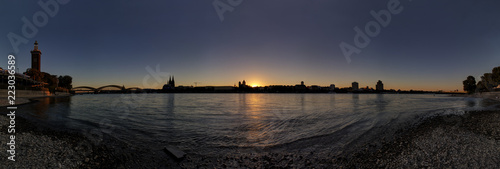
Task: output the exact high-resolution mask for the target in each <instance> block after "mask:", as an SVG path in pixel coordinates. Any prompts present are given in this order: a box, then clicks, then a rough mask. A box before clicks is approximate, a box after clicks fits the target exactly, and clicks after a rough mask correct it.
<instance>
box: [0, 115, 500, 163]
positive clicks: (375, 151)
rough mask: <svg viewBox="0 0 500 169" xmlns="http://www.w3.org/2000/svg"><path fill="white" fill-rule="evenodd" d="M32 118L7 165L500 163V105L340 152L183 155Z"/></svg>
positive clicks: (2, 120) (22, 125)
mask: <svg viewBox="0 0 500 169" xmlns="http://www.w3.org/2000/svg"><path fill="white" fill-rule="evenodd" d="M7 123H8V119H7V118H6V116H0V126H2V127H1V129H0V130H1V132H0V140H1V142H3V143H5V142H7V141H8V135H7ZM33 123H34V122H31V121H28V120H25V119H23V118H21V117H19V116H17V117H16V131H17V135H16V137H17V139H16V161H15V162H11V161H8V160H7V154H6V153H1V158H2V161H3V162H2V163H0V165H1V167H2V168H5V167H7V168H12V167H15V168H39V167H47V168H117V167H118V168H199V167H201V168H214V167H216V168H226V167H227V168H235V167H237V168H241V167H244V168H246V167H249V168H274V167H277V168H332V167H335V168H337V167H347V168H386V167H389V168H395V167H398V168H400V167H403V168H408V167H411V168H422V167H436V168H445V167H446V168H449V167H451V168H496V167H498V164H500V111H474V112H466V113H465V114H464V115H460V116H459V115H446V116H437V117H432V118H429V119H426V120H424V121H423V122H422V123H420V124H418V125H416V126H414V127H409V128H407V129H404V130H400V131H399V132H398V134H397V135H396V136H394V138H385V137H384V138H377V139H375V140H373V141H372V142H370V143H369V144H365V145H363V146H360V148H357V149H356V150H354V151H352V152H345V153H342V154H341V155H333V153H328V152H327V153H325V152H321V153H318V151H315V150H318V149H327V148H326V147H319V148H318V147H315V148H314V150H313V151H308V150H309V148H307V147H306V148H303V149H301V150H293V151H292V150H291V151H289V152H288V151H286V150H283V147H281V148H261V149H252V151H248V150H245V149H241V148H236V149H235V151H234V152H233V153H227V154H224V155H216V156H204V155H199V154H196V152H188V155H187V156H186V157H185V158H184V159H183V160H180V161H176V160H174V159H173V158H172V157H171V156H169V155H167V154H166V153H165V152H163V151H161V147H159V148H158V151H155V152H148V151H146V150H142V149H139V148H134V147H135V146H134V145H128V144H127V143H125V142H122V141H119V140H116V139H113V138H110V137H108V136H106V135H104V136H103V140H102V141H100V142H98V143H95V142H93V141H92V140H90V139H87V138H86V137H85V136H84V135H83V134H80V133H77V132H68V131H61V130H54V129H48V128H44V127H41V126H40V125H36V124H33ZM323 145H324V144H322V146H323ZM4 147H5V146H4ZM4 149H5V148H4Z"/></svg>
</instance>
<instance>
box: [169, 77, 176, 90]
mask: <svg viewBox="0 0 500 169" xmlns="http://www.w3.org/2000/svg"><path fill="white" fill-rule="evenodd" d="M170 85H172V88H174V87H175V80H174V76H172V82H171V83H170Z"/></svg>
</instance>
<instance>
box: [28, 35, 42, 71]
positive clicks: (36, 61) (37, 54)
mask: <svg viewBox="0 0 500 169" xmlns="http://www.w3.org/2000/svg"><path fill="white" fill-rule="evenodd" d="M41 56H42V52H41V51H40V50H38V42H37V41H35V46H34V49H33V50H32V51H31V69H36V70H38V71H39V72H41V71H42V70H41V69H40V65H41V64H40V63H41Z"/></svg>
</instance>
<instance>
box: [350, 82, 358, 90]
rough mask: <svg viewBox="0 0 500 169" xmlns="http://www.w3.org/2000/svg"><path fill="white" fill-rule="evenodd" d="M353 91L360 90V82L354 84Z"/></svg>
mask: <svg viewBox="0 0 500 169" xmlns="http://www.w3.org/2000/svg"><path fill="white" fill-rule="evenodd" d="M352 90H359V83H358V82H352Z"/></svg>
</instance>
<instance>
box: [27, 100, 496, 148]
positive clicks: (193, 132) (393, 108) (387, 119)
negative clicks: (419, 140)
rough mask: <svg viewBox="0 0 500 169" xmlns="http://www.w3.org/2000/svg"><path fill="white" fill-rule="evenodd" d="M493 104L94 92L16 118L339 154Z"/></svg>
mask: <svg viewBox="0 0 500 169" xmlns="http://www.w3.org/2000/svg"><path fill="white" fill-rule="evenodd" d="M491 107H492V106H491V105H490V104H488V102H486V101H484V100H482V99H479V98H463V97H449V96H447V95H432V94H421V95H415V94H412V95H409V94H97V95H76V96H71V97H61V98H42V99H40V101H39V102H36V103H33V104H28V105H24V106H21V107H20V109H19V110H18V112H20V113H18V114H21V115H22V116H25V117H26V118H28V119H31V120H33V121H35V122H36V123H39V125H46V126H49V127H54V128H57V129H65V130H71V131H77V132H83V133H84V134H86V135H88V136H89V137H91V138H93V139H94V141H95V142H96V143H99V141H100V139H101V138H102V136H103V135H107V136H112V137H114V138H116V139H119V140H121V141H124V142H126V143H129V144H131V145H134V146H137V147H138V148H141V149H142V148H143V149H151V150H158V149H161V148H162V147H164V146H166V145H169V146H175V147H177V148H179V149H181V150H184V151H186V152H188V153H198V154H214V153H215V154H216V153H219V152H221V150H234V149H238V148H252V147H275V146H281V145H287V144H292V143H294V142H297V141H300V140H308V139H312V138H317V137H319V136H335V137H334V138H335V139H331V140H327V141H328V142H330V145H329V146H330V147H334V148H337V149H340V150H341V149H343V148H344V146H346V145H348V144H349V143H351V142H353V141H354V140H363V138H364V139H365V140H369V139H370V138H369V137H368V136H374V135H375V136H376V135H378V134H379V133H377V132H384V134H389V135H391V134H394V133H391V132H393V131H394V130H390V131H389V130H380V129H384V128H394V127H405V126H408V125H411V124H414V123H415V122H417V121H418V120H421V119H423V118H425V117H429V116H433V115H438V114H461V113H463V112H464V111H468V110H484V109H491ZM374 129H379V130H374ZM387 131H389V133H387ZM326 138H332V137H326ZM298 146H299V147H300V146H301V145H298ZM303 146H310V145H308V144H304V145H303ZM304 148H306V147H304Z"/></svg>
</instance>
